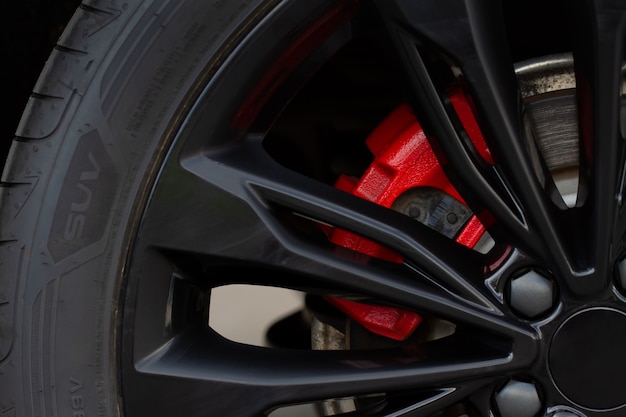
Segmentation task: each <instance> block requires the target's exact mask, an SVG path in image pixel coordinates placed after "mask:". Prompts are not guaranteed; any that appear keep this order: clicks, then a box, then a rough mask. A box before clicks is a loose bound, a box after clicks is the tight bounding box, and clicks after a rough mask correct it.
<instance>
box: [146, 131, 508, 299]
mask: <svg viewBox="0 0 626 417" xmlns="http://www.w3.org/2000/svg"><path fill="white" fill-rule="evenodd" d="M183 165H184V169H183V168H181V167H180V166H171V165H170V166H169V167H168V168H167V169H166V170H165V172H164V175H163V176H162V179H161V181H160V182H159V185H158V187H157V189H156V190H155V192H154V194H153V199H152V206H151V207H149V208H148V214H147V215H146V216H145V217H146V218H145V220H144V224H143V226H142V231H141V234H140V235H141V237H142V238H143V239H144V241H145V242H148V244H149V245H154V246H157V247H160V248H166V249H174V250H177V251H183V252H195V253H201V254H204V255H210V256H215V257H224V258H230V259H245V260H247V261H250V262H260V263H263V264H266V265H268V266H269V265H272V264H273V265H275V266H280V267H281V268H282V267H285V266H289V267H290V268H293V270H294V271H296V272H300V273H307V274H308V273H310V271H325V273H324V274H322V273H321V272H320V273H319V274H318V275H320V276H325V277H326V278H327V279H331V280H332V279H336V280H337V282H341V281H346V280H345V276H346V275H348V276H349V275H352V274H359V275H361V276H362V277H363V276H367V275H368V274H367V271H366V270H363V271H359V272H356V271H354V272H348V269H349V268H348V267H345V266H344V267H341V268H339V269H337V271H340V272H332V271H333V269H335V268H334V267H333V268H330V267H329V265H332V264H333V263H337V262H339V261H340V260H338V259H337V258H338V257H339V258H344V259H345V257H346V256H348V257H351V258H352V259H358V258H362V255H360V254H357V253H356V252H354V253H349V251H347V250H341V249H340V248H338V247H337V248H335V249H334V251H335V252H336V253H335V254H333V253H331V252H332V251H331V249H332V247H331V246H330V244H329V243H328V242H327V241H326V240H325V239H324V240H323V241H318V242H317V243H316V242H311V238H310V236H308V235H307V236H306V238H304V239H303V238H302V237H300V235H298V233H297V232H296V231H295V230H294V229H293V228H292V227H289V225H288V224H286V223H285V220H284V215H285V213H297V214H298V215H299V216H301V217H302V216H304V217H306V218H309V219H314V220H318V221H319V222H324V223H327V224H332V225H334V226H336V227H341V228H344V229H347V230H350V231H352V232H355V233H357V234H359V235H362V236H365V237H367V238H369V239H372V240H375V241H377V242H379V243H381V244H383V245H384V246H385V247H387V248H390V249H393V250H395V251H397V252H398V253H400V254H402V255H404V257H405V259H406V262H407V263H408V264H410V265H412V267H411V269H412V270H414V271H417V274H416V275H415V276H414V279H420V278H424V277H425V278H426V279H428V280H430V281H434V282H436V283H438V285H441V286H443V287H445V288H447V289H448V290H449V291H451V292H452V293H455V294H458V295H460V296H461V297H463V298H465V299H466V300H468V301H470V302H472V303H475V304H477V305H479V306H481V307H482V308H487V309H491V310H496V309H497V308H496V307H495V306H494V305H493V302H492V301H490V299H489V295H488V291H487V289H486V287H485V285H484V283H483V269H484V263H485V260H484V259H483V258H484V257H483V255H481V254H479V253H478V252H475V251H472V250H470V249H468V248H465V247H463V246H461V245H458V244H456V243H454V242H453V241H451V240H450V239H447V238H445V237H444V236H442V235H440V234H439V233H437V232H434V231H433V230H431V229H430V228H428V227H426V226H424V225H422V224H421V223H419V222H416V221H414V220H412V219H410V218H409V217H407V216H404V215H401V214H399V213H396V212H394V211H391V210H389V209H386V208H383V207H380V206H378V205H376V204H372V203H370V202H368V201H365V200H362V199H359V198H355V197H353V196H351V195H349V194H347V193H344V192H342V191H339V190H336V189H334V188H332V187H329V186H328V185H325V184H322V183H319V182H317V181H315V180H311V179H309V178H306V177H303V176H300V175H298V174H295V173H293V172H291V171H289V170H287V169H285V168H283V167H281V166H280V165H278V164H277V163H275V162H274V161H273V160H271V159H270V158H268V157H267V155H266V154H265V153H264V152H263V150H262V148H261V147H260V144H259V143H258V142H256V141H249V142H248V143H247V144H245V145H241V146H240V147H239V148H238V150H237V151H236V152H234V153H233V154H231V155H230V156H224V155H222V156H220V158H219V159H217V160H216V159H208V158H205V157H203V156H202V157H194V158H192V159H189V160H185V161H183ZM303 190H306V191H303ZM179 195H182V196H187V197H179ZM189 196H192V197H191V201H193V203H191V204H186V205H181V204H178V203H177V200H179V199H180V200H181V201H185V199H190V197H189ZM212 218H220V219H225V220H224V221H225V222H224V223H223V222H213V221H208V222H207V221H206V220H207V219H212ZM163 219H169V220H168V221H167V222H165V221H163ZM320 231H321V229H320ZM258 247H265V248H267V249H266V250H265V251H259V250H258V249H257V248H258ZM324 248H325V249H324ZM337 253H343V254H342V255H340V256H339V255H337ZM342 262H345V260H344V261H342ZM358 262H359V263H361V261H358ZM357 265H358V264H357ZM359 268H361V267H359ZM404 275H407V276H408V275H409V274H408V273H407V272H405V273H404ZM341 276H344V278H341ZM364 279H365V278H361V279H359V280H357V281H356V282H359V283H364ZM372 283H373V282H372ZM363 288H369V287H367V286H366V285H363ZM386 292H387V291H386Z"/></svg>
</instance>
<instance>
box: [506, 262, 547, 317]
mask: <svg viewBox="0 0 626 417" xmlns="http://www.w3.org/2000/svg"><path fill="white" fill-rule="evenodd" d="M510 304H511V307H512V308H513V309H514V310H515V311H516V312H518V313H520V314H522V315H524V316H526V317H527V318H530V319H533V318H536V317H539V316H541V315H542V314H544V313H546V312H547V311H549V310H550V309H551V308H552V306H553V305H554V283H553V282H552V280H550V279H548V278H546V277H544V276H543V275H541V274H540V273H539V272H537V271H535V270H530V271H528V272H526V273H525V274H524V275H520V276H519V277H516V278H513V279H512V280H511V288H510Z"/></svg>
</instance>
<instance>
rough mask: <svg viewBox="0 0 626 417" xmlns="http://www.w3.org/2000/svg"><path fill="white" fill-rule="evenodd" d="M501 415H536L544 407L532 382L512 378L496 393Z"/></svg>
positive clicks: (519, 416)
mask: <svg viewBox="0 0 626 417" xmlns="http://www.w3.org/2000/svg"><path fill="white" fill-rule="evenodd" d="M495 404H496V408H497V410H498V413H499V415H500V417H534V416H536V415H537V413H538V412H539V410H541V409H542V408H543V404H542V403H541V399H540V398H539V393H538V392H537V387H536V386H535V384H533V383H532V382H523V381H516V380H511V381H509V382H508V383H507V384H506V385H505V386H504V387H503V388H502V389H501V390H500V391H498V392H497V393H496V395H495Z"/></svg>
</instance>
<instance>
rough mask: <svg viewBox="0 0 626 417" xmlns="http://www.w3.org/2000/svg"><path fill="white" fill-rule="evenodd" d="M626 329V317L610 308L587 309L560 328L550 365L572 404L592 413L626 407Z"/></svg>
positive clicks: (569, 319)
mask: <svg viewBox="0 0 626 417" xmlns="http://www.w3.org/2000/svg"><path fill="white" fill-rule="evenodd" d="M599 323H601V324H602V325H599ZM624 328H626V314H624V313H623V312H621V311H618V310H614V309H609V308H593V309H589V310H584V311H582V312H579V313H577V314H575V315H573V316H572V317H570V318H568V319H567V320H566V321H565V322H564V323H563V324H562V325H561V326H560V327H559V329H558V330H557V332H556V333H555V335H554V337H553V339H552V344H551V347H550V352H549V359H548V364H549V367H550V372H551V374H552V378H553V380H554V383H555V384H556V386H557V387H558V388H559V390H560V391H561V392H562V393H563V395H565V396H566V397H567V398H568V399H569V400H570V401H572V402H574V403H576V404H578V405H579V406H581V407H585V408H588V409H593V410H608V409H613V408H618V407H620V406H623V405H624V404H626V398H625V396H624V392H623V387H624V386H626V356H625V355H624V352H626V333H624Z"/></svg>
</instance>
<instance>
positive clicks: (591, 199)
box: [574, 1, 626, 292]
mask: <svg viewBox="0 0 626 417" xmlns="http://www.w3.org/2000/svg"><path fill="white" fill-rule="evenodd" d="M574 10H575V11H574V25H575V26H576V31H575V32H576V34H577V37H576V38H575V44H574V62H575V66H576V84H577V91H578V106H579V112H580V123H581V135H582V136H581V161H580V164H581V167H582V169H581V182H580V183H581V189H580V191H579V195H580V197H579V205H582V206H583V213H584V214H583V215H584V216H585V217H586V221H585V222H583V223H581V224H582V225H587V227H584V226H581V227H584V230H583V232H582V234H583V237H582V238H581V239H579V241H580V242H582V244H583V245H584V253H585V254H586V256H581V257H580V260H581V262H585V263H586V264H585V265H582V266H583V267H586V270H587V273H586V274H585V275H584V276H583V277H582V278H579V280H581V281H583V283H584V285H585V287H586V288H588V291H589V292H592V291H598V290H601V289H604V288H606V287H607V286H608V285H610V282H611V281H610V280H611V273H610V268H611V265H612V263H613V262H614V260H615V256H617V254H616V253H614V252H613V251H612V250H613V248H619V247H621V240H622V239H623V234H624V229H623V222H620V221H619V212H618V209H617V207H618V201H617V200H618V198H619V195H620V194H621V193H622V187H623V185H622V178H623V175H624V164H625V141H624V138H622V137H620V95H621V89H622V82H623V74H622V68H623V66H624V63H625V62H626V61H625V56H624V49H623V46H622V45H623V44H624V39H625V38H626V33H625V32H624V29H623V27H624V21H625V20H626V8H624V6H623V5H621V4H614V3H612V2H604V1H586V2H583V5H582V7H576V8H574Z"/></svg>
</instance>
